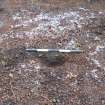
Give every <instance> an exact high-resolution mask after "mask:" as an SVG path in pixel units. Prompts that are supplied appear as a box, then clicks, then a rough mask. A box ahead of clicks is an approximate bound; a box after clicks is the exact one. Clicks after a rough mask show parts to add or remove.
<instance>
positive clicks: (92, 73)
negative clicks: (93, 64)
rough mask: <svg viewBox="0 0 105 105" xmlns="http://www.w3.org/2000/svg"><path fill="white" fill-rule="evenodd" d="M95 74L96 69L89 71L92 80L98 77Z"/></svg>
mask: <svg viewBox="0 0 105 105" xmlns="http://www.w3.org/2000/svg"><path fill="white" fill-rule="evenodd" d="M96 72H97V69H94V70H92V71H91V75H92V77H93V78H98V75H97V74H96Z"/></svg>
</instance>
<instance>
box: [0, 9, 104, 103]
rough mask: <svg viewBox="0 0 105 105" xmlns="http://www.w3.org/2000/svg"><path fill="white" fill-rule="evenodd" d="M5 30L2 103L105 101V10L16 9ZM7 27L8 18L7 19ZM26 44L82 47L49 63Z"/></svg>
mask: <svg viewBox="0 0 105 105" xmlns="http://www.w3.org/2000/svg"><path fill="white" fill-rule="evenodd" d="M9 20H10V21H11V24H10V28H9V30H8V32H7V31H6V32H1V33H0V105H104V104H105V56H104V53H105V37H104V34H105V21H104V20H105V13H104V12H97V11H91V10H88V9H84V8H79V9H78V10H76V9H75V10H73V9H69V10H64V11H59V13H56V12H54V11H50V12H45V11H37V10H36V11H34V12H33V11H30V10H20V11H15V12H13V14H12V15H11V16H10V17H9ZM1 27H2V24H1ZM24 47H35V48H65V49H75V48H77V49H78V48H80V49H82V50H84V53H82V54H79V55H73V54H72V55H66V56H65V59H66V61H65V62H64V63H63V64H62V65H56V66H48V65H47V64H46V63H44V62H42V59H38V58H37V57H35V56H34V54H32V55H31V54H27V53H26V52H24Z"/></svg>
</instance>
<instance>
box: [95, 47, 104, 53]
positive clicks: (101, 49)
mask: <svg viewBox="0 0 105 105" xmlns="http://www.w3.org/2000/svg"><path fill="white" fill-rule="evenodd" d="M104 48H105V46H101V45H98V46H97V47H96V51H97V52H100V51H103V49H104Z"/></svg>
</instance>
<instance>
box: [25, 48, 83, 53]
mask: <svg viewBox="0 0 105 105" xmlns="http://www.w3.org/2000/svg"><path fill="white" fill-rule="evenodd" d="M26 51H28V52H60V53H82V52H83V51H82V50H78V49H77V50H69V49H35V48H27V49H26Z"/></svg>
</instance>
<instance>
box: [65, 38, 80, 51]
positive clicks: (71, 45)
mask: <svg viewBox="0 0 105 105" xmlns="http://www.w3.org/2000/svg"><path fill="white" fill-rule="evenodd" d="M65 49H77V50H79V48H78V47H77V42H76V40H74V39H71V40H70V41H69V43H68V44H67V45H66V46H65Z"/></svg>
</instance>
